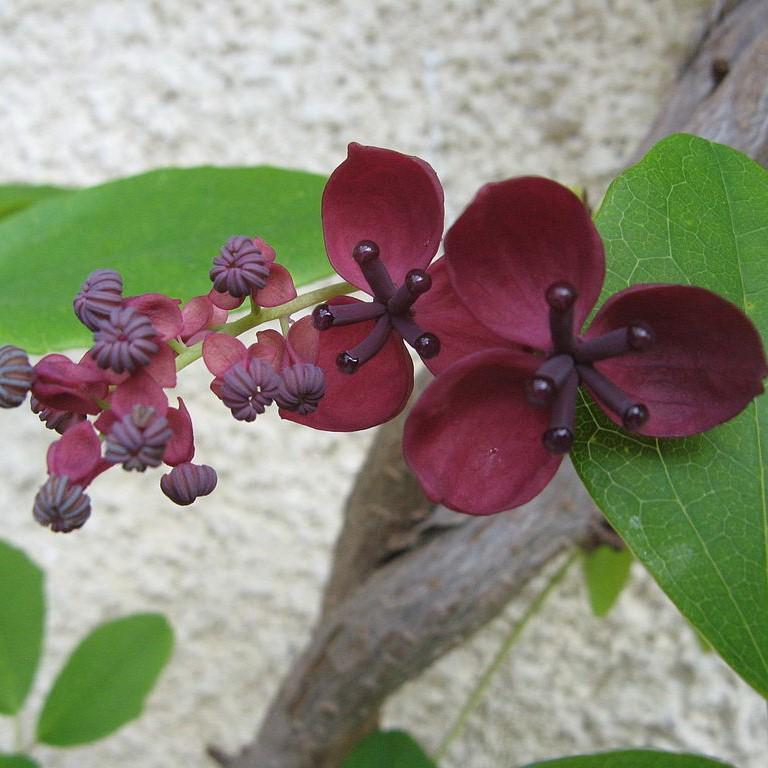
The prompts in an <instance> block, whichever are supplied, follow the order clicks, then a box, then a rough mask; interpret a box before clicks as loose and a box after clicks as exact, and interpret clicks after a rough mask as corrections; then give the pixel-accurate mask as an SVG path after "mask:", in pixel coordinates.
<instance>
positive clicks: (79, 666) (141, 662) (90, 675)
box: [37, 613, 173, 747]
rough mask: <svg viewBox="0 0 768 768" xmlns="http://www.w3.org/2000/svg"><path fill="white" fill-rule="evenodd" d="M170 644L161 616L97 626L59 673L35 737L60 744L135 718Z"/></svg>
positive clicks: (76, 741) (100, 733)
mask: <svg viewBox="0 0 768 768" xmlns="http://www.w3.org/2000/svg"><path fill="white" fill-rule="evenodd" d="M172 648H173V631H172V630H171V627H170V625H169V624H168V622H167V621H166V620H165V618H164V617H163V616H160V615H159V614H153V613H145V614H135V615H133V616H128V617H126V618H122V619H117V620H115V621H110V622H107V623H106V624H102V625H101V626H99V627H97V628H96V629H95V630H94V631H93V632H91V634H89V635H88V636H87V637H86V638H85V639H84V640H83V641H82V642H81V643H80V645H78V646H77V648H76V649H75V651H74V652H73V653H72V655H71V656H70V657H69V660H68V661H67V663H66V664H65V666H64V668H63V669H62V670H61V672H60V673H59V676H58V677H57V678H56V681H55V682H54V684H53V688H52V689H51V691H50V692H49V694H48V698H47V699H46V700H45V704H44V705H43V711H42V712H41V713H40V718H39V720H38V722H37V738H38V740H39V741H42V742H43V743H44V744H51V745H53V746H56V747H65V746H70V745H73V744H85V743H87V742H90V741H96V740H97V739H101V738H103V737H104V736H108V735H109V734H110V733H112V732H113V731H116V730H117V729H118V728H120V726H122V725H124V724H125V723H127V722H128V721H130V720H133V719H135V718H137V717H138V716H139V715H140V714H141V711H142V708H143V706H144V699H145V698H146V697H147V695H148V694H149V692H150V691H151V690H152V688H153V687H154V685H155V682H156V680H157V678H158V676H159V675H160V672H161V671H162V669H163V667H165V665H166V663H167V662H168V659H169V658H170V655H171V650H172Z"/></svg>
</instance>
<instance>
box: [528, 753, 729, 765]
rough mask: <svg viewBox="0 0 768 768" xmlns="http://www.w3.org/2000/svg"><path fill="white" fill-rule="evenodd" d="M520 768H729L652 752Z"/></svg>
mask: <svg viewBox="0 0 768 768" xmlns="http://www.w3.org/2000/svg"><path fill="white" fill-rule="evenodd" d="M523 768H733V766H730V765H729V764H728V763H722V762H720V761H719V760H712V759H711V758H709V757H701V756H700V755H683V754H676V753H673V752H660V751H657V750H655V749H628V750H620V751H617V752H599V753H597V754H594V755H580V756H578V757H560V758H557V759H556V760H545V761H544V762H543V763H529V764H528V765H525V766H523Z"/></svg>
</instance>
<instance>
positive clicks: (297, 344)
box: [288, 302, 337, 365]
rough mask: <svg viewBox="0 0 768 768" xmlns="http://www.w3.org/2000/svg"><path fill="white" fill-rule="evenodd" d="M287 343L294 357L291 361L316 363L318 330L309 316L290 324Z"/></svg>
mask: <svg viewBox="0 0 768 768" xmlns="http://www.w3.org/2000/svg"><path fill="white" fill-rule="evenodd" d="M333 303H334V304H335V303H337V302H333ZM288 344H289V345H290V351H291V353H292V355H293V356H295V358H296V359H295V360H293V361H292V362H294V363H298V362H301V363H312V364H313V365H317V364H318V363H317V360H318V357H319V356H320V331H318V330H317V328H315V325H314V323H313V322H312V318H311V317H310V316H306V317H302V318H301V320H297V321H296V322H295V323H294V324H293V325H292V326H291V328H290V330H289V331H288Z"/></svg>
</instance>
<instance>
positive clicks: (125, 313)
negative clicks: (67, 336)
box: [91, 307, 160, 373]
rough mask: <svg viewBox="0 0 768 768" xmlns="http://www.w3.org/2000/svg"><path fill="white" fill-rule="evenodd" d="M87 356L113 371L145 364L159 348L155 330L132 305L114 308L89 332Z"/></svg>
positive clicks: (129, 369) (133, 369) (100, 366)
mask: <svg viewBox="0 0 768 768" xmlns="http://www.w3.org/2000/svg"><path fill="white" fill-rule="evenodd" d="M93 338H94V345H93V348H92V349H91V355H92V357H93V359H94V360H95V361H96V365H98V366H99V368H104V369H109V370H111V371H114V372H115V373H124V372H125V371H128V372H129V373H133V372H134V371H135V370H136V369H137V368H140V367H141V366H144V365H149V363H150V361H151V360H152V357H153V356H154V355H156V354H157V352H158V351H159V349H160V347H159V346H158V344H157V342H156V338H157V332H156V331H155V328H154V326H153V325H152V323H151V322H150V320H149V318H148V317H146V316H145V315H142V314H140V313H139V312H137V311H136V310H135V309H133V308H132V307H121V308H120V309H116V310H114V311H113V312H112V314H111V315H110V316H109V320H105V321H104V322H103V323H102V324H101V326H100V327H99V330H98V331H96V333H95V334H94V335H93Z"/></svg>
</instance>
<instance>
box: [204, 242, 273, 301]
mask: <svg viewBox="0 0 768 768" xmlns="http://www.w3.org/2000/svg"><path fill="white" fill-rule="evenodd" d="M209 275H210V278H211V280H212V281H213V287H214V288H215V289H216V290H217V291H220V292H221V293H228V294H229V295H230V296H236V297H237V298H244V297H245V296H248V295H249V294H250V293H251V291H254V290H256V291H257V290H259V289H261V288H263V287H264V286H265V285H266V284H267V278H268V277H269V260H268V259H267V257H266V256H265V255H264V254H263V253H262V251H261V249H260V248H259V247H258V246H257V245H256V244H255V243H254V242H253V240H251V238H250V237H243V236H238V237H230V238H229V240H227V242H226V243H225V244H224V245H223V246H222V247H221V251H219V255H218V256H217V257H216V258H215V259H214V260H213V269H211V271H210V272H209Z"/></svg>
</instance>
